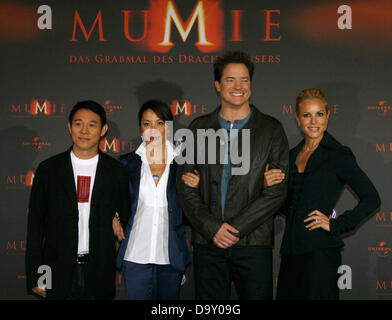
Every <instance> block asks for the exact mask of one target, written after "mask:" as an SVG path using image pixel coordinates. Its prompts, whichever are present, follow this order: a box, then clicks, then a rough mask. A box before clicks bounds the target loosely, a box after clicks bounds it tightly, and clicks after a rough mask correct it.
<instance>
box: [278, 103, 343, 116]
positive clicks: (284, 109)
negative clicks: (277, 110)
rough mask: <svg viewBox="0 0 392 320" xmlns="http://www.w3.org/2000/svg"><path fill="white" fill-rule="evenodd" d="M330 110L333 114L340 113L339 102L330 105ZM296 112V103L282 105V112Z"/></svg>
mask: <svg viewBox="0 0 392 320" xmlns="http://www.w3.org/2000/svg"><path fill="white" fill-rule="evenodd" d="M329 111H330V112H331V114H333V115H337V114H338V105H337V104H334V105H330V106H329ZM294 113H295V105H292V104H284V105H282V114H294Z"/></svg>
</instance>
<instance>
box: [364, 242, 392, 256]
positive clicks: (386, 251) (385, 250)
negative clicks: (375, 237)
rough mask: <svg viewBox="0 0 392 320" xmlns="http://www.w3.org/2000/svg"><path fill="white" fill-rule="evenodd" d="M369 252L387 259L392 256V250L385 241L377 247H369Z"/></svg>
mask: <svg viewBox="0 0 392 320" xmlns="http://www.w3.org/2000/svg"><path fill="white" fill-rule="evenodd" d="M368 251H371V252H376V254H377V256H378V257H381V258H385V257H388V256H390V255H391V252H392V248H391V247H390V246H389V245H388V243H387V242H385V241H380V242H379V243H378V246H377V247H368Z"/></svg>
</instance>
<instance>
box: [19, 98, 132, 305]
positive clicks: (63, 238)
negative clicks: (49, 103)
mask: <svg viewBox="0 0 392 320" xmlns="http://www.w3.org/2000/svg"><path fill="white" fill-rule="evenodd" d="M68 129H69V133H70V135H71V138H72V141H73V146H72V147H71V148H70V149H69V150H67V151H65V152H63V153H60V154H58V155H55V156H53V157H51V158H49V159H47V160H45V161H43V162H42V163H40V165H39V166H38V168H37V170H36V173H35V178H34V182H33V186H32V190H31V195H30V204H29V215H28V224H27V248H26V279H27V289H28V290H29V291H32V292H34V293H35V294H37V295H39V296H41V297H45V298H47V299H77V300H79V299H83V300H84V299H111V298H113V297H114V295H115V274H116V269H115V254H116V247H115V235H114V233H113V228H115V227H117V228H119V226H118V223H117V225H116V218H115V215H116V212H117V213H118V215H119V219H120V221H121V223H122V224H123V226H125V225H126V224H127V222H128V217H129V214H130V204H129V192H128V176H127V172H126V170H125V168H124V167H123V166H122V165H121V163H120V162H118V161H117V160H115V159H113V158H111V157H110V156H108V155H106V154H103V153H102V152H100V151H99V149H98V145H99V141H100V139H101V138H102V136H104V135H105V134H106V131H107V129H108V125H107V124H106V114H105V110H104V109H103V107H102V106H101V105H99V104H98V103H96V102H94V101H82V102H79V103H78V104H76V106H75V107H74V108H73V109H72V111H71V113H70V116H69V122H68ZM112 224H113V225H112ZM119 229H121V228H119ZM116 230H118V229H116ZM119 237H120V238H121V235H119ZM41 273H42V275H41Z"/></svg>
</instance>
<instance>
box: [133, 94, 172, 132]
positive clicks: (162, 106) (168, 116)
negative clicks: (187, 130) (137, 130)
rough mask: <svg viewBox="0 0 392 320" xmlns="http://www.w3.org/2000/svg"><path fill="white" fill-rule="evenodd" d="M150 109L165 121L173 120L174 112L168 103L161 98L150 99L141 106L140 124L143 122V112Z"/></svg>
mask: <svg viewBox="0 0 392 320" xmlns="http://www.w3.org/2000/svg"><path fill="white" fill-rule="evenodd" d="M148 109H150V110H152V111H153V112H154V113H155V114H156V115H157V116H158V118H159V119H161V120H163V121H173V114H172V113H171V111H170V108H169V106H168V105H167V104H166V103H164V102H163V101H160V100H148V101H146V102H145V103H143V105H142V106H141V107H140V110H139V126H140V125H141V124H142V117H143V113H144V112H145V111H147V110H148Z"/></svg>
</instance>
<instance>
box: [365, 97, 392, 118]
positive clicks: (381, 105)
mask: <svg viewBox="0 0 392 320" xmlns="http://www.w3.org/2000/svg"><path fill="white" fill-rule="evenodd" d="M368 110H373V111H376V113H377V114H378V115H379V116H386V115H387V113H388V111H392V105H390V104H387V102H386V101H383V100H381V101H379V102H378V106H369V107H368Z"/></svg>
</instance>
